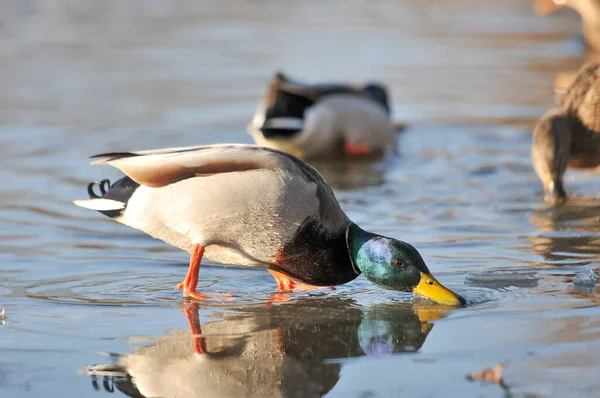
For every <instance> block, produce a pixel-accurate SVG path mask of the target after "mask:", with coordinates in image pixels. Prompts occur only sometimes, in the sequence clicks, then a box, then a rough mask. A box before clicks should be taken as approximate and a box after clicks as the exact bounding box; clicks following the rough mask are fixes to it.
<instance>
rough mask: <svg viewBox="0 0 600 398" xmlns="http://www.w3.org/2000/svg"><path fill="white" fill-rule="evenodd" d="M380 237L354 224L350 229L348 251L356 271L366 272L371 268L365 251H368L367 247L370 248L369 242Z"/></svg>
mask: <svg viewBox="0 0 600 398" xmlns="http://www.w3.org/2000/svg"><path fill="white" fill-rule="evenodd" d="M378 236H379V235H375V234H372V233H370V232H367V231H365V230H363V229H362V228H360V227H359V226H358V225H356V224H354V223H352V224H351V225H350V226H349V227H348V238H347V240H348V250H349V252H350V259H351V260H352V265H353V267H354V268H355V270H356V271H360V272H365V268H370V267H369V263H370V261H369V259H368V258H367V255H366V253H365V250H364V249H366V248H367V246H370V243H369V242H371V241H372V240H373V239H375V238H377V237H378ZM361 249H362V250H361Z"/></svg>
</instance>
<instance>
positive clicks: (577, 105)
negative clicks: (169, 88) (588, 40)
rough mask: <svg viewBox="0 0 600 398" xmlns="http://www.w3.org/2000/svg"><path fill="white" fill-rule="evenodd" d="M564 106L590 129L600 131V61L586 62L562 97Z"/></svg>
mask: <svg viewBox="0 0 600 398" xmlns="http://www.w3.org/2000/svg"><path fill="white" fill-rule="evenodd" d="M561 102H562V107H563V109H566V110H567V111H569V112H571V113H572V114H575V115H577V117H578V119H579V120H580V121H581V123H582V124H583V125H584V126H585V127H587V128H588V129H589V130H592V131H594V132H600V63H599V62H590V63H587V64H585V65H584V66H583V67H582V68H581V69H580V70H579V72H578V73H577V77H576V78H575V81H574V82H573V84H572V85H571V87H569V89H568V90H567V92H566V93H565V94H564V96H563V98H562V101H561Z"/></svg>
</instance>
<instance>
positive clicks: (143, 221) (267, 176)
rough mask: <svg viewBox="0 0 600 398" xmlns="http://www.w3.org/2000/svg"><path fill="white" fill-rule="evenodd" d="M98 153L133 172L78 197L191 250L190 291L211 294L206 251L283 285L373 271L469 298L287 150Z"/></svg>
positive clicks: (458, 301)
mask: <svg viewBox="0 0 600 398" xmlns="http://www.w3.org/2000/svg"><path fill="white" fill-rule="evenodd" d="M94 158H95V159H96V160H95V161H94V163H95V164H108V165H111V166H114V167H117V168H118V169H120V170H121V171H123V172H124V173H125V174H126V176H125V177H124V178H122V179H120V180H118V181H116V182H115V183H114V184H109V183H108V182H103V183H100V184H98V183H92V184H90V186H89V187H88V188H89V189H88V192H89V196H90V199H89V200H78V201H75V204H77V205H78V206H81V207H85V208H88V209H93V210H97V211H99V212H101V213H103V214H104V215H106V216H108V217H111V218H113V219H114V220H116V221H118V222H120V223H123V224H125V225H128V226H130V227H133V228H136V229H138V230H141V231H143V232H145V233H147V234H149V235H151V236H153V237H155V238H158V239H161V240H163V241H165V242H167V243H169V244H171V245H173V246H176V247H178V248H180V249H183V250H186V251H188V252H189V253H191V258H190V265H189V269H188V273H187V276H186V277H185V279H184V281H183V282H181V283H180V284H179V285H178V288H179V289H183V295H184V296H188V297H193V298H195V299H200V300H201V299H206V298H208V297H207V296H205V295H202V294H200V293H198V292H197V291H196V287H197V284H198V277H199V271H200V262H201V260H202V258H203V257H207V258H209V259H212V260H214V261H217V262H220V263H226V264H231V265H238V266H246V267H256V268H264V269H267V270H268V271H269V272H270V273H271V274H272V275H273V276H274V278H275V280H276V281H277V284H278V289H279V290H295V289H300V288H308V287H310V286H311V285H312V286H313V287H314V286H332V285H339V284H343V283H347V282H350V281H352V280H353V279H355V278H356V277H357V276H358V275H360V274H361V273H364V275H365V276H366V277H367V279H369V280H370V281H372V282H373V283H375V284H376V285H379V286H381V287H383V288H386V289H392V290H398V291H404V292H413V293H415V294H417V295H420V296H423V297H427V298H429V299H431V300H433V301H436V302H438V303H442V304H447V305H463V304H465V299H464V298H462V297H461V296H459V295H458V294H455V293H453V292H452V291H450V290H448V289H447V288H445V287H444V286H442V285H441V284H440V283H439V282H438V281H437V280H436V279H435V278H434V277H433V276H432V275H431V273H430V272H429V269H428V268H427V266H426V265H425V263H424V261H423V259H422V258H421V256H420V254H419V252H418V251H417V250H416V249H415V248H414V247H412V246H411V245H409V244H408V243H406V242H402V241H400V240H396V239H392V238H387V237H384V236H379V235H376V234H373V233H370V232H366V231H364V230H362V229H361V228H360V227H358V226H357V225H356V224H354V223H353V222H351V221H350V220H349V219H348V217H347V216H346V214H345V213H344V212H343V211H342V209H341V208H340V206H339V204H338V202H337V200H336V198H335V196H334V194H333V191H332V190H331V188H330V187H329V185H327V183H326V182H325V180H324V179H323V178H322V177H321V175H320V174H319V173H318V172H317V171H316V170H315V169H313V168H312V167H310V166H309V165H307V164H306V163H304V162H303V161H301V160H299V159H297V158H295V157H293V156H290V155H288V154H286V153H283V152H279V151H276V150H271V149H267V148H261V147H257V146H253V145H209V146H197V147H188V148H175V149H162V150H155V151H141V152H122V153H107V154H103V155H98V156H95V157H94ZM97 185H99V186H97ZM95 189H96V190H99V193H100V194H97V193H96V192H95V191H94V190H95ZM298 281H300V282H303V283H304V284H308V285H303V284H302V283H299V282H298Z"/></svg>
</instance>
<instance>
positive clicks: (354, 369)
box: [0, 0, 600, 397]
mask: <svg viewBox="0 0 600 398" xmlns="http://www.w3.org/2000/svg"><path fill="white" fill-rule="evenodd" d="M578 32H579V21H578V19H577V16H576V15H575V14H574V13H572V12H563V13H560V14H557V15H554V16H550V17H537V16H535V15H533V14H532V13H531V11H530V4H529V3H528V2H527V1H517V0H512V1H505V2H495V1H479V0H461V1H453V2H447V1H445V0H438V1H429V2H424V1H420V0H413V1H384V0H376V1H369V2H362V1H358V0H353V1H333V0H327V1H314V2H310V1H309V2H306V1H304V2H280V1H271V0H267V1H245V2H242V1H233V0H226V1H220V2H218V4H217V2H215V1H208V0H206V1H179V2H171V1H166V0H165V1H158V0H152V1H134V0H130V1H103V2H98V1H92V0H78V1H68V0H55V1H47V2H42V1H33V0H28V1H25V0H19V1H6V2H2V3H1V4H0V64H1V65H2V68H1V69H2V71H1V72H0V87H1V88H2V89H1V90H0V123H1V127H0V158H1V163H0V164H1V165H2V167H0V184H1V187H0V204H1V205H0V307H4V308H5V310H6V319H5V320H4V321H0V324H2V326H0V396H2V397H19V396H24V397H25V396H26V397H87V396H94V397H95V396H97V397H108V396H111V395H109V394H110V393H109V392H108V391H110V390H114V393H113V394H112V396H125V395H123V394H129V395H131V396H139V394H142V396H146V397H200V396H202V397H221V396H260V397H264V396H273V397H280V396H281V397H287V396H291V397H310V396H320V395H327V396H328V397H437V396H444V397H446V396H448V397H450V396H451V397H454V396H460V397H464V396H469V397H470V396H486V397H487V396H489V397H501V396H504V395H505V394H506V393H507V392H506V391H505V390H503V389H502V388H501V387H500V386H498V385H490V384H480V383H477V382H476V383H473V382H469V381H467V380H466V379H465V375H466V374H467V373H470V372H474V371H478V370H481V369H483V368H486V367H489V366H493V365H494V364H496V363H499V362H503V361H506V362H507V368H506V371H505V374H504V383H505V385H506V388H508V392H509V393H510V394H514V396H523V395H525V394H535V395H530V396H543V397H546V396H548V397H555V396H556V397H564V396H570V397H572V396H598V395H599V394H600V393H599V392H598V391H600V381H598V378H597V374H598V369H599V368H600V357H599V356H598V354H597V353H598V352H599V350H600V309H599V307H598V302H599V298H600V296H599V293H598V291H596V290H595V289H594V288H593V287H592V288H590V287H586V286H583V287H582V286H579V285H574V284H572V283H571V279H572V278H573V276H574V275H576V274H577V273H579V272H580V271H582V270H584V269H588V268H591V269H594V268H595V267H597V266H598V260H599V252H600V227H599V225H600V224H599V217H600V198H598V192H600V190H599V188H600V181H599V180H598V179H596V178H595V176H594V175H593V174H585V173H569V174H568V176H567V179H566V186H567V189H568V190H569V191H570V192H571V195H572V201H571V202H570V203H569V204H568V205H566V206H564V207H562V208H559V209H551V208H549V207H547V206H545V205H544V204H543V203H542V195H543V193H542V189H541V184H540V183H539V181H538V180H537V177H536V176H535V175H534V173H533V171H532V169H531V166H530V160H529V144H530V137H531V136H530V133H531V127H532V126H533V124H534V123H535V120H536V118H537V117H539V115H541V114H542V113H543V112H544V111H545V110H546V109H547V108H548V107H550V106H552V104H553V93H552V89H551V86H552V81H553V79H554V76H555V75H556V73H557V72H559V71H562V70H568V69H572V68H575V67H576V66H577V65H578V63H579V62H580V61H581V57H582V48H581V45H580V44H579V42H578V39H577V37H576V36H577V33H578ZM276 69H281V70H284V71H286V72H288V73H289V74H291V75H292V76H294V77H296V78H298V79H307V80H313V81H314V80H322V79H334V80H338V81H339V80H350V81H361V80H372V79H379V80H382V81H384V82H386V83H387V84H388V85H389V86H390V88H391V90H392V101H393V114H394V118H395V119H398V120H403V121H407V122H409V123H410V124H411V126H410V127H409V128H408V129H407V130H406V131H405V133H403V134H401V135H399V137H398V140H399V147H400V154H399V156H390V157H388V158H386V159H385V160H383V161H381V162H378V163H375V164H364V163H358V164H343V163H342V164H339V163H338V164H328V165H327V164H325V165H323V164H321V165H317V167H319V169H320V170H321V171H322V172H323V174H324V176H325V177H326V178H327V179H328V181H330V182H331V183H332V185H333V186H334V188H335V190H336V194H337V195H338V198H339V200H340V202H341V204H342V207H343V208H344V209H345V210H346V212H347V213H348V215H349V216H350V218H351V219H353V220H354V221H356V222H357V223H358V224H360V225H361V226H362V227H363V228H365V229H368V230H372V231H375V232H379V233H382V234H387V235H391V236H395V237H399V238H402V239H404V240H406V241H409V242H411V243H413V244H414V245H415V246H416V247H417V248H419V250H420V251H421V253H422V254H423V256H424V258H425V260H426V262H427V263H428V265H429V267H430V269H431V270H432V271H433V273H434V274H435V275H436V276H438V279H440V280H441V281H442V282H443V283H444V284H446V285H447V286H449V287H451V288H453V289H455V290H457V291H458V292H460V293H461V294H463V295H464V296H465V297H467V299H468V300H469V302H470V305H469V306H468V307H467V308H464V309H459V310H452V311H449V310H447V309H445V308H441V307H439V306H436V305H433V304H429V303H426V302H422V301H418V300H417V301H415V300H413V299H412V298H410V297H409V296H407V295H403V294H397V293H393V292H387V291H382V290H380V289H378V288H376V287H374V286H372V285H371V284H370V283H368V282H367V281H366V280H365V279H364V278H362V277H360V278H359V279H357V280H356V281H354V282H352V283H349V284H347V285H344V286H341V287H338V288H336V290H335V291H319V292H312V293H298V294H278V293H276V292H275V290H274V287H275V284H274V282H273V280H272V278H271V276H270V275H269V274H268V273H266V272H263V271H255V270H245V269H238V268H230V267H226V268H225V267H210V266H205V267H203V268H202V272H201V279H200V284H199V290H200V291H205V292H234V293H235V296H236V297H235V298H234V299H230V300H225V301H223V303H218V302H212V303H208V304H206V303H202V304H201V305H200V307H194V306H192V305H189V304H188V303H184V302H183V300H182V299H181V297H180V292H178V291H176V290H175V289H174V287H175V285H176V284H177V283H178V282H180V281H181V280H182V278H183V277H184V275H185V272H186V267H187V261H188V258H187V254H186V253H183V252H180V251H178V250H176V249H174V248H171V247H169V246H167V245H166V244H163V243H162V242H160V241H155V240H152V239H151V238H149V237H148V236H145V235H143V234H141V233H138V232H136V231H134V230H131V229H128V228H127V227H124V226H121V225H118V224H116V223H114V222H112V221H110V220H109V219H107V218H105V217H102V216H101V215H99V214H96V213H94V212H90V211H86V210H84V209H80V208H77V207H75V206H74V205H72V203H71V201H72V200H73V199H77V198H82V197H85V195H86V190H85V188H86V184H87V182H88V181H91V180H97V179H100V178H103V177H110V178H115V177H117V176H118V175H119V173H118V171H116V170H113V169H110V168H103V167H97V166H96V167H92V166H90V165H88V159H87V157H88V156H89V155H93V154H95V153H101V152H104V151H116V150H130V149H149V148H159V147H167V146H183V145H193V144H202V143H215V142H250V137H249V136H248V135H247V134H246V133H245V125H246V124H247V123H248V122H249V120H250V118H251V116H252V113H253V111H254V109H255V106H256V103H257V100H258V99H259V97H260V95H261V94H262V92H263V89H264V85H265V84H266V82H267V81H268V79H269V76H270V74H271V73H272V72H273V71H275V70H276ZM182 309H183V310H185V311H187V314H188V316H189V317H190V319H191V320H192V325H193V326H194V327H200V328H201V335H202V336H201V337H197V339H196V340H195V343H196V344H200V343H201V344H203V345H204V346H205V351H206V354H203V355H196V354H194V351H193V344H194V341H193V339H192V336H191V334H190V324H189V323H188V320H187V319H186V316H185V314H184V313H182V311H181V310H182ZM198 314H199V319H197V322H196V321H194V317H195V315H198ZM197 332H198V331H197ZM89 373H91V374H93V375H90V374H89ZM95 390H97V391H95ZM136 394H138V395H136Z"/></svg>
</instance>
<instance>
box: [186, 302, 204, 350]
mask: <svg viewBox="0 0 600 398" xmlns="http://www.w3.org/2000/svg"><path fill="white" fill-rule="evenodd" d="M181 312H183V313H184V314H185V318H186V319H187V321H188V324H189V325H190V332H191V334H192V345H193V346H194V352H195V353H196V354H204V353H206V339H205V338H204V336H202V327H201V326H200V315H199V314H198V304H197V303H192V304H191V305H190V306H188V307H187V308H185V309H183V310H181Z"/></svg>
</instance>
